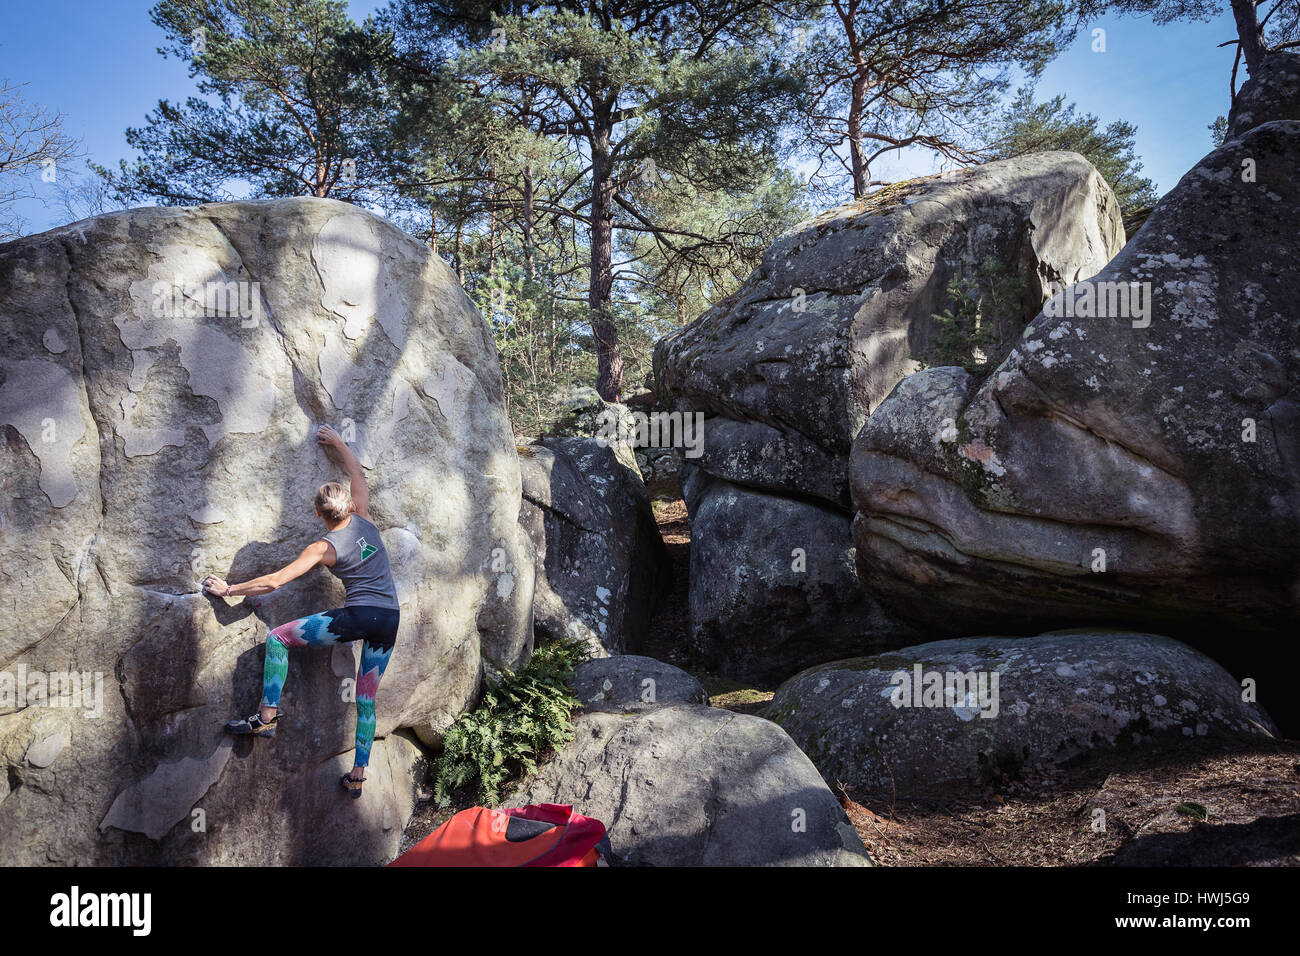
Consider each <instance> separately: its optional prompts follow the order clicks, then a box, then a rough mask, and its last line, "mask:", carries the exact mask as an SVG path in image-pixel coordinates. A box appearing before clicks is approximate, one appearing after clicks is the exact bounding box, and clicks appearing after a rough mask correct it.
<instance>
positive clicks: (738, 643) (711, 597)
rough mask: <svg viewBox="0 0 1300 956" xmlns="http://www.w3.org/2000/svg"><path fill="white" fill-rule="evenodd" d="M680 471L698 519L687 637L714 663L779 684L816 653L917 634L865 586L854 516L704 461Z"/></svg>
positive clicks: (817, 657) (834, 653)
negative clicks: (702, 466) (761, 486)
mask: <svg viewBox="0 0 1300 956" xmlns="http://www.w3.org/2000/svg"><path fill="white" fill-rule="evenodd" d="M682 474H683V480H682V490H683V493H684V494H685V496H686V502H687V505H688V508H689V512H690V518H691V580H690V598H689V600H690V608H691V629H690V633H689V636H688V642H689V646H690V648H691V651H692V653H693V654H694V656H695V658H696V659H697V660H699V661H700V662H701V663H703V664H704V665H705V666H706V667H708V668H709V669H710V670H713V671H716V672H717V673H721V674H725V675H727V676H728V677H729V678H731V679H733V680H737V681H744V682H746V683H752V684H756V685H759V686H766V687H775V686H776V685H777V684H779V683H780V682H781V681H782V680H784V679H785V678H786V677H788V676H789V675H790V674H791V673H792V672H794V671H798V670H799V669H801V668H803V667H806V666H808V664H809V663H811V662H814V661H816V662H820V661H826V660H834V659H835V658H838V657H844V656H845V655H846V654H861V653H863V652H869V651H875V650H883V649H885V648H887V647H897V646H898V645H899V644H906V643H909V641H911V640H915V639H916V637H915V632H914V631H912V630H911V629H910V628H908V627H907V626H906V625H903V624H900V623H899V622H897V621H896V620H894V619H893V618H891V617H889V616H888V615H886V614H885V613H884V612H883V611H881V610H880V608H879V606H878V605H877V604H876V602H875V601H873V600H871V598H870V597H869V596H867V595H866V594H865V593H864V592H863V590H862V587H861V585H860V584H859V582H858V575H857V571H856V570H855V567H854V561H855V549H854V547H853V538H852V535H851V533H850V521H849V518H848V517H847V516H845V515H844V514H842V513H841V512H839V511H837V510H836V509H834V508H832V507H830V506H829V505H826V504H811V503H809V502H805V501H797V500H794V499H792V498H787V497H784V496H782V495H777V494H772V493H771V492H765V491H758V490H755V489H753V488H749V487H745V486H742V485H736V484H732V483H731V482H729V481H724V480H722V479H720V478H714V477H712V476H710V475H707V474H706V473H704V472H703V471H701V470H699V469H697V468H685V469H683V471H682Z"/></svg>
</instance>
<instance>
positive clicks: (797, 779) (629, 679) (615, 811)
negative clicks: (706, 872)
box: [510, 657, 871, 866]
mask: <svg viewBox="0 0 1300 956" xmlns="http://www.w3.org/2000/svg"><path fill="white" fill-rule="evenodd" d="M674 671H677V669H676V668H674V667H671V666H670V665H667V664H661V663H659V662H657V661H650V660H649V659H648V658H636V657H615V658H609V659H608V660H607V661H596V662H591V663H588V664H583V665H580V666H579V668H578V669H577V671H576V673H575V676H574V681H573V683H574V686H575V688H576V689H577V690H578V693H579V696H580V697H581V698H582V699H583V701H584V702H587V701H589V700H590V699H591V698H593V697H596V698H597V699H596V700H594V701H593V703H594V705H595V707H598V708H599V710H598V711H597V710H594V709H592V710H589V711H588V712H587V713H584V714H582V715H580V716H579V717H578V718H577V720H576V721H575V722H574V732H575V737H574V740H573V742H572V743H570V744H569V745H568V746H566V747H565V748H564V750H563V751H562V752H561V753H559V754H557V755H556V756H555V758H554V759H552V760H551V761H550V762H549V763H547V764H546V765H545V766H544V767H542V769H541V770H540V771H539V773H538V775H537V776H535V777H533V778H530V779H529V780H527V781H525V782H524V785H523V786H522V787H521V788H520V790H519V791H517V792H516V793H515V794H514V796H513V797H512V798H511V801H510V804H511V805H512V806H523V805H525V804H528V803H567V804H571V805H573V807H574V808H575V809H577V810H579V811H580V812H582V813H584V814H586V815H587V816H592V817H595V818H596V819H598V820H600V821H602V822H603V823H604V824H605V826H606V827H608V829H609V839H610V844H611V846H612V847H613V852H614V859H613V862H615V863H618V864H624V865H629V866H867V865H870V862H871V861H870V859H869V858H868V857H867V854H866V850H865V849H864V848H863V846H862V841H861V840H860V839H859V838H858V835H857V832H856V831H855V830H854V829H853V827H852V826H851V825H850V824H849V822H848V819H847V817H845V815H844V811H843V810H842V809H841V808H840V805H839V803H838V802H837V801H836V799H835V797H834V795H833V794H832V793H831V791H830V790H829V789H827V787H826V785H825V784H824V783H823V782H822V780H821V778H820V777H819V776H818V775H817V769H816V768H815V767H814V766H813V765H812V764H811V763H810V762H809V760H808V758H807V757H805V756H804V755H803V754H802V753H800V751H799V748H797V747H796V746H795V745H794V744H793V743H792V742H791V740H790V738H789V737H787V736H786V734H785V733H784V732H783V731H782V730H781V729H780V728H779V727H777V726H776V725H774V724H772V723H771V722H770V721H766V720H763V719H762V718H761V717H750V716H747V715H743V714H733V713H729V712H728V711H725V710H719V709H717V708H713V707H708V706H704V705H700V704H697V703H692V701H694V700H697V699H698V695H699V693H700V692H701V691H702V688H699V686H698V684H697V683H696V682H695V681H694V678H692V677H690V676H689V675H687V674H685V673H683V672H680V671H677V673H676V674H673V673H672V672H674ZM647 678H649V679H652V680H653V681H654V682H655V686H656V688H657V692H656V697H657V705H655V704H652V703H647V701H646V700H645V684H644V681H645V680H646V679H647ZM597 681H599V686H600V688H601V691H600V693H599V694H594V693H591V690H592V689H593V688H592V685H593V684H595V683H596V682H597ZM606 681H608V682H609V684H610V687H609V688H604V686H603V685H604V683H605V682H606Z"/></svg>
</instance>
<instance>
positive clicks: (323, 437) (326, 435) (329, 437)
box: [316, 425, 347, 448]
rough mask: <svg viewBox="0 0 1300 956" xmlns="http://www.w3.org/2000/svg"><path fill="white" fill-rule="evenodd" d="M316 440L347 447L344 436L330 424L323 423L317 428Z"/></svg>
mask: <svg viewBox="0 0 1300 956" xmlns="http://www.w3.org/2000/svg"><path fill="white" fill-rule="evenodd" d="M316 442H317V443H318V444H321V445H333V446H334V447H335V448H346V447H347V444H346V443H345V442H344V441H343V437H342V436H341V435H340V434H339V433H338V432H336V431H335V430H334V429H332V428H330V427H329V426H328V425H321V426H320V427H319V428H317V429H316Z"/></svg>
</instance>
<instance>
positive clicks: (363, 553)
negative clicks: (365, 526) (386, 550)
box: [357, 538, 379, 561]
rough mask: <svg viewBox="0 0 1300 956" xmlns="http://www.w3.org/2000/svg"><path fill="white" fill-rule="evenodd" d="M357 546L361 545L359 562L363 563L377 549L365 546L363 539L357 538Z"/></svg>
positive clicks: (372, 546)
mask: <svg viewBox="0 0 1300 956" xmlns="http://www.w3.org/2000/svg"><path fill="white" fill-rule="evenodd" d="M357 544H359V545H361V560H362V561H364V560H366V558H368V557H370V556H371V555H372V554H374V553H375V552H376V551H378V550H379V549H378V548H376V547H375V546H374V545H373V544H366V539H365V538H357Z"/></svg>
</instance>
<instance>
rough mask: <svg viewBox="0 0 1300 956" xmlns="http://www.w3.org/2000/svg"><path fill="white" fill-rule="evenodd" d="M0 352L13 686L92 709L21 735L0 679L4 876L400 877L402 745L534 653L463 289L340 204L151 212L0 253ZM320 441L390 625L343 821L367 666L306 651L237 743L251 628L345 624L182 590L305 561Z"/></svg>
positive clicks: (42, 710)
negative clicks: (277, 698) (224, 866)
mask: <svg viewBox="0 0 1300 956" xmlns="http://www.w3.org/2000/svg"><path fill="white" fill-rule="evenodd" d="M226 293H230V294H231V295H232V296H233V298H232V299H231V300H226V298H225V296H226ZM0 334H2V335H3V337H4V352H3V356H2V357H0V427H2V428H3V434H4V441H5V445H6V452H5V455H4V457H3V461H2V464H0V480H2V482H3V487H4V490H5V504H4V522H3V527H2V528H0V535H2V536H3V541H2V543H3V546H4V550H5V552H6V553H7V554H8V555H10V556H11V558H13V557H14V556H19V555H20V556H21V558H20V559H19V560H9V561H6V562H5V563H4V566H3V568H2V569H0V587H2V588H3V604H4V605H5V607H6V608H7V609H8V610H7V611H6V613H5V614H4V615H3V616H2V617H0V673H3V674H7V675H13V674H16V673H17V672H18V670H19V669H20V668H25V670H26V671H27V676H28V679H30V675H31V672H35V671H40V672H45V671H66V670H75V671H78V672H84V673H85V674H87V675H89V676H90V677H91V678H92V682H93V678H94V677H96V676H97V677H98V679H99V681H100V683H99V685H98V687H97V691H96V693H97V696H96V697H95V702H96V704H97V705H98V708H99V713H98V714H91V713H90V712H89V710H88V709H87V708H86V707H82V708H81V709H73V708H70V707H66V706H65V707H58V708H56V707H53V706H27V707H23V706H22V705H21V703H20V702H19V700H18V699H17V698H16V697H15V695H14V694H13V693H10V694H8V695H6V693H5V690H6V688H5V686H4V684H5V682H4V680H3V679H2V678H0V754H3V760H4V764H5V766H6V768H7V774H6V775H5V779H6V783H5V785H4V786H3V788H0V831H3V832H4V833H5V835H6V836H5V839H4V840H3V842H2V846H0V861H2V862H4V863H6V864H14V863H63V864H71V863H78V862H79V863H100V864H108V863H121V862H133V863H144V862H153V863H159V862H161V863H177V862H191V863H241V864H248V863H315V864H338V863H378V862H382V861H383V860H385V859H386V858H388V857H390V856H391V855H392V854H393V852H394V851H395V849H396V847H397V841H398V838H399V835H400V832H401V829H402V826H403V824H404V823H405V822H406V819H407V817H408V816H409V814H410V809H411V789H412V786H413V779H414V776H415V773H416V762H417V761H418V760H419V759H420V750H419V747H418V746H417V745H416V744H415V743H414V742H413V741H412V739H408V738H406V737H403V736H401V735H398V734H397V733H396V732H397V731H399V730H401V729H402V728H409V729H410V731H412V732H414V733H416V734H418V735H419V736H420V737H422V738H424V740H425V741H426V742H436V741H437V740H438V739H439V737H440V735H441V733H442V731H443V730H444V729H445V728H446V727H447V726H449V725H450V723H451V721H452V720H453V719H454V718H455V717H456V716H457V715H459V714H460V713H461V712H462V711H463V710H465V709H466V707H467V706H468V705H470V704H471V703H472V702H473V700H474V698H475V696H476V694H477V688H478V684H479V677H480V673H481V670H482V667H483V665H484V663H485V662H486V663H490V664H492V665H494V666H500V667H507V666H509V667H513V666H518V665H520V664H521V663H522V662H523V661H524V660H526V658H527V655H528V653H529V650H530V648H531V627H530V618H529V608H530V603H531V597H532V585H533V563H532V555H531V550H530V548H529V545H528V542H527V539H526V537H525V536H524V535H523V533H522V531H521V529H520V528H519V525H518V522H517V516H518V512H519V502H520V479H519V466H518V462H517V458H516V455H515V449H514V446H513V442H512V436H511V429H510V423H509V421H508V420H507V416H506V412H505V408H504V402H503V397H502V386H501V380H500V373H499V369H498V365H497V359H496V355H495V351H494V349H493V345H492V340H491V337H490V334H489V330H488V328H487V326H486V324H485V323H484V321H483V320H482V318H481V317H480V316H479V315H478V313H477V312H476V311H475V309H474V308H473V306H472V305H471V304H470V302H469V300H468V299H467V298H466V296H465V295H464V293H463V292H462V290H461V288H460V285H459V282H458V281H457V279H456V277H455V275H454V274H453V273H452V272H451V270H450V269H449V268H448V267H447V266H446V265H445V264H444V263H443V262H442V261H441V260H440V259H439V258H438V257H437V256H436V255H431V254H430V253H429V251H428V249H427V248H425V247H424V246H422V245H420V244H419V243H418V242H416V241H414V240H412V239H411V238H410V237H408V236H406V235H405V234H403V233H401V232H400V231H398V230H397V229H395V228H394V227H392V226H391V225H389V224H388V223H387V222H385V221H384V220H382V219H380V218H378V217H376V216H373V215H371V214H369V213H366V212H364V211H362V210H360V209H358V208H356V207H354V206H350V205H347V204H344V203H339V202H334V201H326V200H315V199H291V200H277V201H267V202H239V203H225V204H217V205H208V206H199V207H195V208H189V209H156V208H155V209H137V210H132V211H129V212H123V213H116V214H112V215H106V216H100V217H97V218H94V219H89V220H85V221H83V222H80V223H76V224H74V225H72V226H67V227H64V228H61V229H56V230H53V231H51V232H47V233H44V234H41V235H38V236H32V237H29V238H25V239H21V240H18V241H16V242H12V243H9V244H7V245H5V246H0ZM326 422H328V423H331V424H333V425H334V426H335V427H337V428H339V429H340V431H342V432H343V433H344V435H345V437H347V438H349V439H350V440H351V441H352V444H353V446H354V447H355V448H356V450H357V452H358V455H359V457H360V459H361V462H362V464H363V466H364V467H365V468H366V470H367V475H368V478H369V480H370V484H371V506H370V507H371V511H372V513H373V515H374V520H375V523H376V524H377V525H378V526H379V527H380V529H381V530H382V533H383V539H384V542H385V544H386V545H387V548H388V550H389V553H390V556H391V559H392V564H393V569H394V575H395V577H396V580H397V585H398V592H399V598H400V601H401V605H402V626H401V630H400V632H399V636H398V642H397V646H396V649H395V651H394V653H393V657H392V661H391V663H390V666H389V668H388V671H387V674H386V675H385V677H384V680H383V684H382V685H381V687H380V691H379V697H378V716H377V722H378V735H379V738H380V740H379V741H378V742H377V745H376V747H375V750H374V752H373V754H372V760H371V771H370V777H369V782H368V783H367V787H366V794H365V796H364V797H363V798H362V799H361V800H360V801H355V802H354V801H351V800H347V799H345V797H344V795H343V794H342V790H341V788H340V787H339V786H338V782H337V778H338V776H339V775H340V774H341V773H342V772H343V770H345V769H346V768H347V766H348V765H350V762H351V753H350V750H351V747H352V735H353V726H354V706H353V704H352V703H351V693H352V681H353V679H354V677H355V673H356V661H357V656H358V655H357V651H356V648H355V646H353V645H349V646H345V647H340V648H337V649H335V650H333V651H330V650H324V649H321V650H310V649H302V650H296V651H293V652H292V653H291V655H290V669H289V676H288V681H287V686H286V691H285V696H284V699H283V706H284V709H285V711H286V713H287V715H288V716H287V719H286V721H285V722H284V724H282V726H281V729H280V731H279V734H278V735H277V737H276V739H275V740H274V741H270V742H268V741H261V740H259V741H250V740H248V739H244V740H241V741H239V742H235V743H233V745H232V742H231V741H229V740H226V739H223V734H222V725H223V724H224V722H225V721H226V720H228V719H229V718H230V717H232V716H235V715H241V714H246V713H248V712H249V710H250V708H252V707H253V706H255V705H256V703H257V700H258V697H259V693H260V684H261V669H262V657H263V654H262V647H261V645H262V642H263V640H264V638H265V635H266V632H267V630H268V628H270V627H274V626H276V625H279V624H281V623H283V622H285V621H287V620H290V619H293V618H297V617H301V616H303V615H305V614H309V613H313V612H316V611H321V610H324V609H327V608H330V607H335V606H338V605H339V604H341V603H342V591H341V589H340V587H339V586H338V584H337V583H336V582H335V581H334V579H333V578H332V577H331V576H329V574H328V572H326V571H325V570H323V569H317V570H315V571H313V572H311V573H310V574H308V575H307V576H305V577H304V578H301V579H299V580H298V581H296V582H294V583H292V584H291V585H289V586H287V587H285V588H282V589H281V590H280V591H278V592H276V593H274V594H272V595H268V596H266V597H264V598H255V599H247V600H243V601H239V600H234V601H230V602H227V601H224V600H218V599H214V598H211V597H209V596H206V595H204V594H202V593H201V592H200V587H199V581H200V580H201V579H202V578H203V577H204V576H205V575H207V574H209V573H213V574H218V575H220V576H223V577H227V578H229V579H231V580H234V581H242V580H247V579H249V578H251V577H255V576H257V575H259V574H262V573H265V572H268V571H271V570H274V569H275V568H278V567H280V566H281V565H283V564H286V563H288V562H289V561H290V560H291V559H292V558H293V557H295V556H296V555H297V554H298V553H299V551H300V550H301V549H302V548H303V547H304V546H306V545H307V544H308V543H310V542H311V541H312V540H313V539H314V538H316V537H317V536H319V534H320V532H321V530H322V527H321V524H320V522H319V519H317V518H316V516H315V514H314V513H313V507H312V495H313V493H314V491H315V489H316V487H317V486H318V485H319V484H320V483H321V482H323V481H325V480H328V479H330V478H337V477H341V476H342V475H343V472H342V469H341V468H340V467H339V465H338V464H337V463H336V462H334V461H331V460H330V459H329V458H328V457H327V456H326V454H325V453H324V452H323V451H322V449H321V448H320V446H318V445H317V444H316V443H315V441H314V427H315V425H317V424H319V423H326ZM9 689H10V690H11V691H12V690H13V689H14V688H13V681H12V680H11V681H10V682H9ZM28 702H29V703H30V697H29V701H28ZM254 744H256V746H253V745H254ZM199 811H202V812H201V813H199ZM200 817H201V818H202V821H203V822H202V823H200V822H199V818H200Z"/></svg>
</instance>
